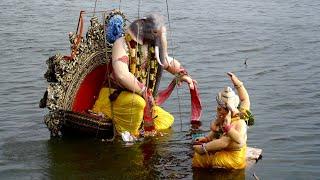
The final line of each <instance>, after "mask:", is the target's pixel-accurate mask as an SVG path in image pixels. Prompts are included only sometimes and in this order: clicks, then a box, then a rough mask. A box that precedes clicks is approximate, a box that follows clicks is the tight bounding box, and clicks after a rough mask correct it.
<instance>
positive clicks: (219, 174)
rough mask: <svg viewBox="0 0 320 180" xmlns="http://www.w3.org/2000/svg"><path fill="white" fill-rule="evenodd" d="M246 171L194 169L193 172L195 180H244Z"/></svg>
mask: <svg viewBox="0 0 320 180" xmlns="http://www.w3.org/2000/svg"><path fill="white" fill-rule="evenodd" d="M245 174H246V173H245V170H244V169H243V170H232V171H230V170H223V169H214V170H208V169H194V170H193V179H195V180H198V179H199V180H202V179H212V180H214V179H217V180H224V179H228V180H230V179H232V180H243V179H245Z"/></svg>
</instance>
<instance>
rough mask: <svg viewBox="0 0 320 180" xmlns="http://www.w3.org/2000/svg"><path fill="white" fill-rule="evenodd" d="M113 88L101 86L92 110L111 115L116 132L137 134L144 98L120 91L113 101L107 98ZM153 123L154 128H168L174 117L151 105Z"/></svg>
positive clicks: (141, 118) (141, 119) (141, 117)
mask: <svg viewBox="0 0 320 180" xmlns="http://www.w3.org/2000/svg"><path fill="white" fill-rule="evenodd" d="M113 91H115V89H111V88H102V89H101V90H100V93H99V97H98V99H97V100H96V102H95V104H94V106H93V109H92V111H93V112H95V113H103V114H104V115H105V116H108V117H113V123H114V125H115V127H116V130H117V132H119V133H121V132H124V131H128V132H130V133H131V134H133V135H138V134H139V128H140V125H141V123H142V121H143V110H144V107H145V105H146V102H145V100H144V99H143V98H142V97H141V96H139V95H137V94H135V93H132V92H128V91H122V92H121V93H120V95H119V96H118V97H117V99H116V100H115V101H113V102H112V106H111V101H110V99H109V95H110V94H111V93H113ZM153 112H154V117H155V119H154V124H155V128H156V130H161V129H168V128H170V127H171V125H172V124H173V121H174V117H173V116H172V115H171V114H170V113H169V112H167V111H165V110H164V109H162V108H161V107H159V106H154V107H153Z"/></svg>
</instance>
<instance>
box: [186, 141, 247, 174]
mask: <svg viewBox="0 0 320 180" xmlns="http://www.w3.org/2000/svg"><path fill="white" fill-rule="evenodd" d="M246 152H247V146H243V147H242V148H241V149H240V150H237V151H235V150H232V151H231V150H221V151H217V152H215V153H209V154H203V155H200V154H198V153H194V156H193V159H192V166H193V167H198V168H225V169H244V168H245V167H246Z"/></svg>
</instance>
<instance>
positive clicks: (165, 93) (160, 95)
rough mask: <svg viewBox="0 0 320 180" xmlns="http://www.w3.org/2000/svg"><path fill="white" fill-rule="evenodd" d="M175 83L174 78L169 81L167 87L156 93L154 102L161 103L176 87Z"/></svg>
mask: <svg viewBox="0 0 320 180" xmlns="http://www.w3.org/2000/svg"><path fill="white" fill-rule="evenodd" d="M176 84H177V82H176V79H173V80H172V81H171V83H170V84H169V86H168V87H167V89H164V90H162V91H160V92H159V93H158V95H157V97H156V104H157V105H161V104H162V103H164V102H165V101H166V100H167V99H168V98H169V97H170V95H171V93H172V91H173V90H174V88H175V87H176Z"/></svg>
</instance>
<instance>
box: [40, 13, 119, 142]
mask: <svg viewBox="0 0 320 180" xmlns="http://www.w3.org/2000/svg"><path fill="white" fill-rule="evenodd" d="M116 14H118V15H121V16H123V17H124V19H125V16H124V15H123V14H122V13H121V12H119V11H113V12H111V13H110V14H109V15H108V16H107V17H106V18H105V19H103V21H102V22H103V23H100V22H99V21H98V18H97V17H96V16H94V17H92V18H91V19H90V26H89V27H88V31H87V33H86V35H85V38H81V40H80V43H76V37H77V36H78V35H77V34H76V33H69V41H70V43H71V45H70V47H71V51H73V53H74V56H71V58H70V57H66V56H62V55H61V54H56V55H54V56H52V57H50V58H49V59H48V60H47V61H46V63H47V65H48V70H47V72H46V73H45V75H44V77H45V78H46V79H47V81H48V83H49V84H48V87H47V91H46V93H45V95H44V97H43V99H42V100H41V102H40V107H47V108H48V109H49V111H50V112H49V114H48V115H46V117H45V119H44V122H45V124H46V125H47V126H48V128H49V130H50V131H51V135H52V136H56V135H58V133H59V131H60V129H61V127H62V126H63V124H65V121H67V120H68V119H66V118H65V117H64V113H65V112H67V111H71V110H72V105H73V103H74V99H75V96H76V93H77V91H78V90H79V87H80V85H81V83H82V82H83V80H84V79H85V78H86V76H87V75H88V74H89V73H90V72H92V71H93V70H94V69H95V68H97V67H98V66H101V65H105V64H107V63H108V62H109V60H110V58H111V48H112V44H110V43H108V42H106V40H105V37H106V36H105V32H104V26H105V25H107V24H106V23H108V21H109V19H110V17H112V16H113V15H116ZM76 46H77V47H76ZM69 114H70V113H69ZM83 116H88V117H87V118H83ZM68 117H69V116H68ZM70 117H71V118H73V119H72V120H70V122H71V123H74V122H76V121H77V120H76V119H77V118H79V117H80V116H70ZM81 117H82V118H81V119H79V122H82V123H83V122H84V121H86V120H88V123H91V125H93V126H94V125H95V126H100V125H101V123H99V121H102V122H103V123H104V124H103V125H106V123H107V124H108V123H109V124H110V119H108V118H106V119H103V120H101V118H100V119H97V118H96V119H94V118H93V119H92V120H90V115H89V114H87V115H86V114H82V116H81ZM69 124H70V123H69ZM106 127H109V126H106Z"/></svg>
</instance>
